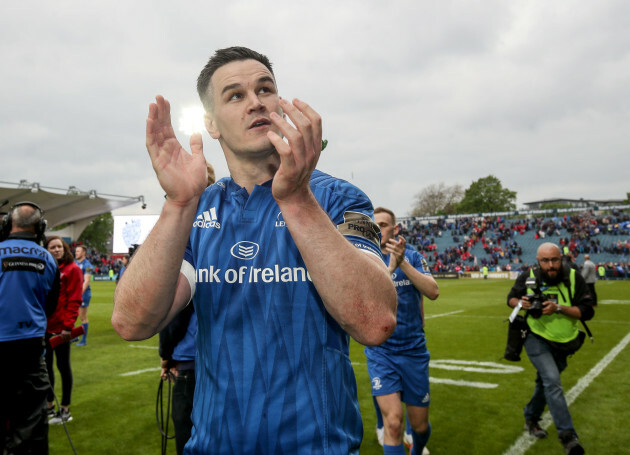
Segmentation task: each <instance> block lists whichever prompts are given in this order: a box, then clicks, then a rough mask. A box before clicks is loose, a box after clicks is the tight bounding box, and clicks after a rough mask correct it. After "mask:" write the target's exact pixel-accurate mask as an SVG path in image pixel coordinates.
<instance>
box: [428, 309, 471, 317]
mask: <svg viewBox="0 0 630 455" xmlns="http://www.w3.org/2000/svg"><path fill="white" fill-rule="evenodd" d="M463 312H464V310H457V311H451V312H450V313H442V314H433V315H431V316H425V317H424V319H433V318H441V317H442V316H450V315H451V314H457V313H463Z"/></svg>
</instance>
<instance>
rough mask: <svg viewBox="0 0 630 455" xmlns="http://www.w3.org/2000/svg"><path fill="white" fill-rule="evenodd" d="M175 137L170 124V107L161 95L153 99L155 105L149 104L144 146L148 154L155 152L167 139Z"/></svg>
mask: <svg viewBox="0 0 630 455" xmlns="http://www.w3.org/2000/svg"><path fill="white" fill-rule="evenodd" d="M172 137H175V132H174V130H173V126H172V124H171V105H170V103H169V102H168V101H167V100H165V99H164V97H163V96H162V95H157V96H156V97H155V103H151V104H149V115H148V116H147V129H146V145H147V149H148V150H149V153H151V152H157V148H159V147H160V146H161V145H162V144H163V143H164V142H165V141H166V140H167V139H169V138H172Z"/></svg>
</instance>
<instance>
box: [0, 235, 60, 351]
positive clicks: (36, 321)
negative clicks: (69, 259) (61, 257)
mask: <svg viewBox="0 0 630 455" xmlns="http://www.w3.org/2000/svg"><path fill="white" fill-rule="evenodd" d="M0 262H1V264H2V265H1V267H2V268H1V269H0V342H3V341H14V340H26V339H29V338H38V337H43V336H44V334H45V333H46V324H47V320H46V299H47V297H48V293H49V292H50V290H51V288H52V287H53V282H54V280H55V277H56V276H57V262H56V261H55V259H54V258H53V257H52V255H51V254H50V253H49V252H48V251H46V250H45V249H44V248H42V247H41V246H39V245H38V244H37V243H35V242H33V241H32V240H24V239H17V238H9V239H8V240H5V241H4V242H0Z"/></svg>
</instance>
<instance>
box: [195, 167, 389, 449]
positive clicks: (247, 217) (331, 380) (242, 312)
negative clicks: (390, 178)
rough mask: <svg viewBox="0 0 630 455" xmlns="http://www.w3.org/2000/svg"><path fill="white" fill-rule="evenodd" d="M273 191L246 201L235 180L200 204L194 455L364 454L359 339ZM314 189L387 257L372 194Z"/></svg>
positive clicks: (333, 185)
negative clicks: (315, 275) (352, 344)
mask: <svg viewBox="0 0 630 455" xmlns="http://www.w3.org/2000/svg"><path fill="white" fill-rule="evenodd" d="M271 183H272V182H271V181H268V182H266V183H265V184H263V185H260V186H256V187H255V188H254V190H253V191H252V193H251V194H250V195H248V194H247V191H246V190H245V189H244V188H241V187H239V186H238V185H237V184H235V183H234V181H233V180H232V179H231V178H225V179H222V180H220V181H219V182H217V183H216V184H214V185H212V186H210V187H209V188H208V189H207V190H206V191H205V193H204V194H203V195H202V197H201V199H200V202H199V206H198V209H197V217H196V220H195V222H194V223H193V228H192V231H191V234H190V239H189V244H188V247H187V249H186V254H185V258H184V259H185V261H186V262H188V263H189V264H190V265H191V266H192V268H193V269H194V271H195V275H196V277H195V281H196V291H195V295H194V298H193V301H194V304H195V310H196V312H197V318H198V323H199V330H198V332H197V348H198V350H197V359H196V380H197V387H196V390H195V403H194V408H193V413H192V419H193V424H194V428H193V431H192V436H191V439H190V441H189V443H188V444H187V446H186V453H188V454H202V453H212V454H222V453H225V454H238V453H262V454H301V453H308V454H348V453H358V451H359V446H360V444H361V439H362V433H363V431H362V423H361V415H360V412H359V405H358V401H357V389H356V382H355V378H354V372H353V370H352V366H351V364H350V358H349V355H348V352H349V351H348V344H349V336H348V335H347V333H346V332H344V331H343V330H342V329H341V327H340V326H339V325H338V324H337V322H336V321H335V320H334V319H333V318H332V317H331V316H330V315H329V314H328V313H327V312H326V309H325V308H324V304H323V302H322V300H321V298H320V297H319V295H318V294H317V291H316V290H315V287H314V285H313V283H312V281H311V279H310V277H309V275H308V272H307V270H306V268H305V266H304V261H303V259H302V257H301V255H300V253H299V251H298V249H297V247H296V245H295V243H294V241H293V239H292V237H291V235H290V233H289V230H288V228H287V227H286V225H285V223H284V219H283V217H282V213H281V212H280V209H279V207H278V205H277V204H276V202H275V200H274V198H273V195H272V193H271ZM311 189H312V191H313V194H314V195H315V197H316V198H317V200H318V201H319V204H320V205H321V206H322V207H323V209H324V210H325V211H326V212H327V213H328V214H329V216H330V218H331V220H332V222H333V223H334V224H335V225H337V226H338V229H339V230H340V232H342V233H343V234H344V235H345V236H346V238H348V239H349V240H350V241H351V242H352V243H353V244H354V245H355V246H356V247H357V248H360V249H363V250H366V251H368V252H370V253H372V254H376V255H378V256H379V257H380V256H381V254H380V250H379V239H378V227H377V226H376V225H375V224H374V223H373V221H372V218H373V208H372V204H371V202H370V200H369V199H368V198H367V196H366V195H365V194H364V193H363V192H361V191H360V190H358V189H357V188H356V187H354V186H353V185H351V184H349V183H347V182H345V181H342V180H339V179H336V178H333V177H331V176H329V175H326V174H324V173H322V172H319V171H315V172H313V175H312V177H311ZM321 254H322V255H325V254H328V252H327V251H322V252H321Z"/></svg>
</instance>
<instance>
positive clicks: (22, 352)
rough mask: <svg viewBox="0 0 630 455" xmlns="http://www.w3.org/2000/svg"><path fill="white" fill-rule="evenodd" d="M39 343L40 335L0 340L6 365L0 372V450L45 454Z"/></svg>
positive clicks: (44, 383)
mask: <svg viewBox="0 0 630 455" xmlns="http://www.w3.org/2000/svg"><path fill="white" fill-rule="evenodd" d="M43 345H44V340H43V339H42V338H36V339H31V340H19V341H8V342H2V343H0V358H1V359H2V361H3V363H5V362H6V363H5V365H7V366H10V372H3V373H2V374H0V453H4V450H6V451H7V453H9V454H15V455H18V454H19V455H23V454H24V455H26V454H28V455H31V454H32V455H47V454H48V417H47V415H46V394H47V393H48V390H49V388H50V384H49V382H48V372H47V370H46V362H45V361H44V357H43Z"/></svg>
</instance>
